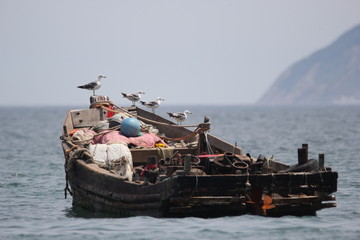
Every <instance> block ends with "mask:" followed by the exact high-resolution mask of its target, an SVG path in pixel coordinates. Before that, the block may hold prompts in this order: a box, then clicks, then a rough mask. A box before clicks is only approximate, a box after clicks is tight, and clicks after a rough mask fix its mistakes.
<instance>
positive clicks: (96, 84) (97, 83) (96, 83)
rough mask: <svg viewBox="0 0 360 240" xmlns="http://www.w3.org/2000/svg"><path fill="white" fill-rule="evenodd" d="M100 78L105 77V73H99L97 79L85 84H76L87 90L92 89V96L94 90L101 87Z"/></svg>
mask: <svg viewBox="0 0 360 240" xmlns="http://www.w3.org/2000/svg"><path fill="white" fill-rule="evenodd" d="M102 78H106V76H105V75H102V74H100V75H99V76H98V80H97V81H93V82H90V83H87V84H85V85H81V86H78V88H82V89H87V90H92V91H93V96H95V90H98V89H99V88H100V87H101V79H102Z"/></svg>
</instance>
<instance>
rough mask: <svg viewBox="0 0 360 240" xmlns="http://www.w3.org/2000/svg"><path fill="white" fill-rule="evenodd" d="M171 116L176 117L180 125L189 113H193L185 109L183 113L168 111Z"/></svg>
mask: <svg viewBox="0 0 360 240" xmlns="http://www.w3.org/2000/svg"><path fill="white" fill-rule="evenodd" d="M167 114H169V116H170V117H171V118H173V119H175V120H176V121H177V123H178V125H181V122H183V121H185V120H186V119H187V114H192V113H191V112H190V111H189V110H185V111H184V112H183V113H182V112H178V113H169V112H168V113H167Z"/></svg>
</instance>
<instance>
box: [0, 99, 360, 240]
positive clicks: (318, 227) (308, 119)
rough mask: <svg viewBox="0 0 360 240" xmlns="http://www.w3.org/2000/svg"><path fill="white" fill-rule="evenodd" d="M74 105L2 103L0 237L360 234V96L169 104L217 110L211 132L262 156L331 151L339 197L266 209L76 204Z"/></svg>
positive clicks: (203, 112) (197, 115) (328, 160)
mask: <svg viewBox="0 0 360 240" xmlns="http://www.w3.org/2000/svg"><path fill="white" fill-rule="evenodd" d="M70 108H72V107H23V108H22V107H15V108H10V107H9V108H4V107H1V108H0V163H1V167H0V239H1V240H2V239H11V240H16V239H46V240H48V239H72V240H75V239H126V240H131V239H157V240H158V239H173V240H175V239H360V208H359V206H360V205H359V200H360V154H359V152H360V146H359V145H360V106H336V107H292V108H290V107H256V106H192V107H189V106H165V104H164V105H163V106H161V107H160V108H159V109H157V110H156V111H157V113H159V114H160V115H162V116H163V117H166V118H168V117H167V114H166V112H174V111H184V110H185V109H189V110H190V111H192V112H193V114H191V115H189V118H188V120H186V122H184V124H197V123H200V122H202V121H203V118H204V117H205V116H208V117H209V118H210V121H211V124H212V125H211V127H212V128H211V134H213V135H216V136H218V137H220V138H222V139H224V140H226V141H227V142H229V143H232V144H235V143H236V144H237V145H238V146H239V147H241V148H243V149H244V152H245V153H250V154H251V155H252V156H254V157H257V156H258V155H259V154H264V155H266V156H267V157H270V156H274V158H275V159H277V160H279V161H282V162H285V163H287V164H290V165H291V164H296V162H297V148H299V147H301V144H303V143H307V144H309V157H311V158H317V157H318V153H325V165H327V166H330V167H331V168H332V169H333V170H335V171H338V173H339V179H338V191H337V192H336V193H335V195H336V199H337V207H336V208H329V209H323V210H321V211H319V212H318V214H317V216H306V217H294V216H285V217H280V218H266V217H261V216H253V215H243V216H236V217H221V218H212V219H203V218H193V217H190V218H151V217H130V218H114V217H111V216H107V215H103V214H94V213H92V212H89V211H86V210H84V209H81V208H75V207H73V206H72V203H71V200H72V199H71V196H68V198H67V199H65V198H64V187H65V175H64V167H63V166H64V157H63V152H62V149H61V146H60V139H59V136H60V135H61V130H62V124H63V122H64V118H65V114H66V111H67V110H68V109H70Z"/></svg>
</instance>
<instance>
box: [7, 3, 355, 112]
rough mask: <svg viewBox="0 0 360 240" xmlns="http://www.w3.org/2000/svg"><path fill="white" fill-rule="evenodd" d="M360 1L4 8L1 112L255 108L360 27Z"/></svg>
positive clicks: (16, 5) (14, 5) (13, 5)
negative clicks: (136, 104)
mask: <svg viewBox="0 0 360 240" xmlns="http://www.w3.org/2000/svg"><path fill="white" fill-rule="evenodd" d="M359 9H360V1H358V0H296V1H289V0H272V1H266V0H263V1H259V0H251V1H250V0H246V1H245V0H237V1H235V0H178V1H174V0H161V1H160V0H139V1H136V0H128V1H122V0H113V1H109V0H98V1H95V0H83V1H79V0H71V1H64V0H62V1H58V0H56V1H51V0H43V1H41V0H32V1H30V0H0V34H1V38H0V75H1V80H0V81H1V94H0V105H83V104H84V105H85V104H86V105H87V104H88V102H89V96H90V95H91V94H92V92H91V91H88V90H83V89H78V88H76V86H78V85H82V84H85V83H88V82H90V81H93V80H96V79H97V76H98V74H100V73H101V74H105V75H106V76H107V78H106V79H105V80H104V81H103V86H102V88H101V89H100V90H98V91H97V93H98V95H107V96H109V97H110V98H111V100H112V101H114V102H115V103H117V104H119V105H122V106H124V105H128V104H130V102H129V101H127V100H125V99H123V98H122V96H121V92H136V91H138V90H143V91H145V92H146V94H145V95H144V96H143V100H145V101H147V100H153V99H155V98H156V97H163V98H164V99H165V102H164V104H168V105H174V104H181V105H183V104H185V105H191V104H252V103H255V102H256V101H257V100H258V99H259V98H260V97H261V95H262V94H264V92H265V91H266V90H267V89H268V88H269V87H270V85H271V84H272V83H273V82H274V81H275V80H276V78H277V77H278V76H279V75H280V74H281V73H282V71H284V70H285V69H286V68H287V67H288V66H289V65H291V64H293V63H295V62H297V61H299V60H301V59H302V58H305V57H307V56H309V55H310V54H312V53H313V52H314V51H316V50H319V49H321V48H324V47H326V46H328V45H329V44H331V43H332V42H333V41H335V40H336V39H337V38H338V37H339V36H340V35H341V34H343V33H344V32H345V31H348V30H349V29H351V28H352V27H354V26H356V25H357V24H360V14H359Z"/></svg>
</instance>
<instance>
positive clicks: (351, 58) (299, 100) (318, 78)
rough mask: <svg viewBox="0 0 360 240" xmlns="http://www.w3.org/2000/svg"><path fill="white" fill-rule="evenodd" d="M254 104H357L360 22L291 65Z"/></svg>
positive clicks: (359, 96)
mask: <svg viewBox="0 0 360 240" xmlns="http://www.w3.org/2000/svg"><path fill="white" fill-rule="evenodd" d="M257 104H261V105H332V104H360V25H358V26H356V27H355V28H353V29H351V30H350V31H348V32H346V33H345V34H343V35H342V36H341V37H340V38H339V39H338V40H336V41H335V42H334V43H333V44H331V45H330V46H328V47H326V48H324V49H321V50H319V51H317V52H315V53H314V54H312V55H311V56H310V57H308V58H306V59H303V60H301V61H299V62H297V63H295V64H294V65H292V66H290V67H289V68H288V69H287V70H286V71H285V72H284V73H283V74H282V75H281V76H280V77H279V78H278V79H277V80H276V81H275V83H274V84H273V85H272V86H271V87H270V89H269V90H268V91H267V92H266V93H265V94H264V95H263V96H262V97H261V98H260V99H259V101H258V102H257Z"/></svg>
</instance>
